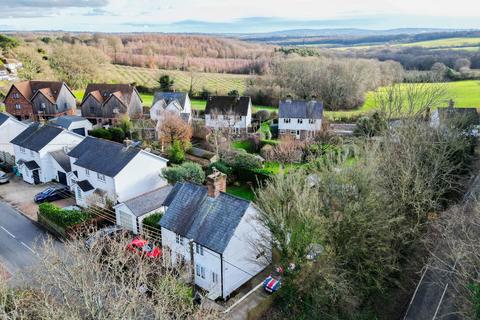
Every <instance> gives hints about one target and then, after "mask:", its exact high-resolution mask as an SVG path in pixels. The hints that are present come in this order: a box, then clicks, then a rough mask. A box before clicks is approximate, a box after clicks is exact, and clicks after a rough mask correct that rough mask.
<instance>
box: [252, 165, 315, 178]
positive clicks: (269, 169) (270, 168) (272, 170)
mask: <svg viewBox="0 0 480 320" xmlns="http://www.w3.org/2000/svg"><path fill="white" fill-rule="evenodd" d="M306 165H307V164H305V163H289V164H284V165H282V164H280V163H278V162H265V163H264V164H263V169H259V170H258V171H259V172H264V173H268V174H273V175H276V174H279V173H280V172H281V171H282V170H283V171H284V172H285V173H288V171H290V170H292V169H298V168H301V167H303V166H306Z"/></svg>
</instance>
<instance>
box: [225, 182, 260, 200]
mask: <svg viewBox="0 0 480 320" xmlns="http://www.w3.org/2000/svg"><path fill="white" fill-rule="evenodd" d="M227 193H228V194H231V195H234V196H237V197H239V198H242V199H245V200H249V201H253V200H254V199H255V193H254V192H253V190H252V188H250V186H249V185H246V184H242V185H240V186H229V187H227Z"/></svg>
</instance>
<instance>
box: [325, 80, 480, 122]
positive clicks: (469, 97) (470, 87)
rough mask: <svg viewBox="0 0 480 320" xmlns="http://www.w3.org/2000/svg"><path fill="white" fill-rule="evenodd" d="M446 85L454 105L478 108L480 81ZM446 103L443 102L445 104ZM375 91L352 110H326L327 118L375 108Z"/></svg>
mask: <svg viewBox="0 0 480 320" xmlns="http://www.w3.org/2000/svg"><path fill="white" fill-rule="evenodd" d="M445 85H446V86H447V97H446V100H449V99H453V100H454V101H455V106H457V107H463V108H480V81H478V80H466V81H457V82H448V83H445ZM380 90H381V89H380ZM446 104H447V103H445V105H446ZM375 107H376V106H375V93H374V92H369V93H368V94H367V98H366V101H365V103H364V104H363V106H362V107H361V108H360V109H357V110H353V111H337V112H332V111H326V112H325V113H326V115H327V117H328V118H329V119H332V120H335V119H340V118H344V119H345V118H356V117H358V116H360V115H362V114H366V113H368V112H371V111H373V110H375Z"/></svg>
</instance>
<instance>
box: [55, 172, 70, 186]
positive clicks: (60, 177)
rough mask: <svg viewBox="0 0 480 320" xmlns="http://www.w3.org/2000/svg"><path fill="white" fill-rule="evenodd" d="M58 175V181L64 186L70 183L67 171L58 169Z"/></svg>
mask: <svg viewBox="0 0 480 320" xmlns="http://www.w3.org/2000/svg"><path fill="white" fill-rule="evenodd" d="M57 175H58V182H60V183H61V184H63V185H64V186H67V185H68V183H67V174H66V173H65V172H62V171H57Z"/></svg>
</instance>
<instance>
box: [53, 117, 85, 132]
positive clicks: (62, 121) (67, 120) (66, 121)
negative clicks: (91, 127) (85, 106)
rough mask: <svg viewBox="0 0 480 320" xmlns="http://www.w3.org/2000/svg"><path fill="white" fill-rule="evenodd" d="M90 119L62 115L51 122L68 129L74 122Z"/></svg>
mask: <svg viewBox="0 0 480 320" xmlns="http://www.w3.org/2000/svg"><path fill="white" fill-rule="evenodd" d="M78 121H88V120H87V119H85V118H83V117H79V116H61V117H58V118H54V119H52V120H50V123H52V124H54V125H57V126H60V127H62V128H65V129H68V128H70V126H71V125H72V123H74V122H78Z"/></svg>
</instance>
